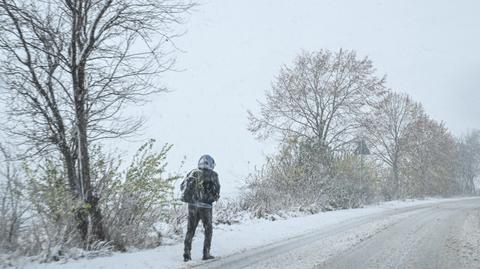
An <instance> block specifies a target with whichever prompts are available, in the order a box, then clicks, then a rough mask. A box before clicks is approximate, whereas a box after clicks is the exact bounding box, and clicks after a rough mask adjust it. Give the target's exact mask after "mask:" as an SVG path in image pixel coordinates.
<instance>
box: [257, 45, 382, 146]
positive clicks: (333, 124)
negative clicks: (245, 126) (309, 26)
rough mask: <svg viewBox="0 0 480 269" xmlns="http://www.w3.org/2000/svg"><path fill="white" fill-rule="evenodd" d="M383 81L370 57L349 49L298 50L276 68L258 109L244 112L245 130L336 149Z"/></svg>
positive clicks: (348, 133) (380, 91)
mask: <svg viewBox="0 0 480 269" xmlns="http://www.w3.org/2000/svg"><path fill="white" fill-rule="evenodd" d="M383 84H384V79H383V78H377V76H376V75H375V69H374V67H373V66H372V62H371V61H370V60H369V59H368V58H363V59H359V58H358V57H357V55H356V53H355V52H354V51H344V50H339V51H338V52H335V53H334V52H331V51H328V50H320V51H318V52H311V53H308V52H303V53H302V54H301V55H300V56H298V57H297V58H296V59H295V61H294V64H293V66H292V67H288V66H283V67H282V68H281V70H280V74H279V75H278V77H276V79H275V81H274V82H273V83H272V88H271V90H270V91H267V92H266V102H265V103H260V106H261V111H260V113H259V114H258V115H256V114H254V113H252V112H250V111H249V122H250V124H249V130H250V131H251V132H252V133H254V134H256V135H257V136H258V137H259V138H266V137H268V136H270V135H272V134H277V135H280V136H281V138H286V137H289V136H293V137H298V138H301V139H304V140H308V141H311V142H313V143H315V144H316V145H318V146H320V147H322V148H331V149H337V148H339V147H341V146H343V145H345V144H346V143H347V142H348V141H349V140H350V139H351V138H352V135H353V133H354V132H355V130H356V129H357V128H358V126H359V125H358V117H359V116H360V115H361V114H363V113H364V112H365V107H366V106H367V105H368V104H370V103H371V102H373V101H374V100H376V99H377V98H378V97H379V96H381V95H382V94H383V93H384V91H385V88H384V85H383Z"/></svg>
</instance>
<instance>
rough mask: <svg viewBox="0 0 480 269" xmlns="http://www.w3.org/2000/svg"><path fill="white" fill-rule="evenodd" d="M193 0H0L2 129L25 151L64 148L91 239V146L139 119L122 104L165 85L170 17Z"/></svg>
mask: <svg viewBox="0 0 480 269" xmlns="http://www.w3.org/2000/svg"><path fill="white" fill-rule="evenodd" d="M192 5H193V4H192V3H191V2H189V1H188V0H185V1H183V0H0V51H1V55H0V74H1V76H2V78H1V79H2V81H3V84H5V85H6V90H5V91H4V93H3V95H2V96H3V101H4V103H5V104H6V105H7V106H8V109H7V110H8V113H9V116H10V117H9V118H8V122H7V123H6V125H5V128H4V129H5V130H6V131H8V132H10V133H11V134H13V135H16V137H17V139H18V140H19V141H20V142H21V143H22V144H23V145H26V146H27V148H26V153H28V154H29V155H40V154H42V155H43V154H46V153H48V152H58V153H59V154H60V155H61V157H62V160H63V163H64V168H65V171H66V174H67V181H68V184H69V186H70V189H71V190H72V193H73V195H74V196H75V197H77V198H81V199H82V200H83V201H84V202H85V203H86V205H87V206H84V208H85V209H87V214H82V217H81V219H82V220H81V222H82V223H81V225H80V226H81V227H82V228H81V230H82V236H84V239H85V236H86V231H87V228H88V227H87V226H89V225H90V226H91V227H92V228H91V229H92V230H93V234H94V236H95V237H96V238H97V239H103V237H104V235H103V229H102V227H101V215H100V213H99V212H98V210H97V208H96V204H97V203H96V200H97V198H98V197H95V191H94V186H93V182H92V178H91V173H90V159H89V146H90V145H91V144H92V143H93V142H95V141H97V140H101V139H104V138H116V137H121V136H125V135H129V134H132V133H133V132H135V131H136V130H137V129H138V128H139V127H140V126H141V124H142V121H141V119H138V118H130V117H124V113H122V112H123V108H124V107H125V105H127V104H132V103H134V104H137V103H139V102H142V101H145V97H146V96H148V95H149V94H151V93H155V92H158V91H162V90H163V89H162V88H161V87H158V86H156V85H157V83H158V81H155V79H156V75H158V74H160V73H162V72H164V71H166V70H169V69H170V68H171V67H172V64H173V61H174V58H172V57H171V55H170V53H171V52H172V50H173V46H168V45H172V43H171V39H172V38H173V37H175V36H176V35H177V32H176V31H175V30H174V28H173V27H174V26H175V25H176V24H178V23H180V22H181V21H182V18H183V15H184V14H185V13H186V12H188V10H189V9H190V8H191V7H192ZM90 220H92V221H90ZM87 222H88V223H87Z"/></svg>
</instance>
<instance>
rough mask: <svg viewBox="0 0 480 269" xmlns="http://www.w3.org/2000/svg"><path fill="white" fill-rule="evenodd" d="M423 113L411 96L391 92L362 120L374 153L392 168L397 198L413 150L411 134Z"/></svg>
mask: <svg viewBox="0 0 480 269" xmlns="http://www.w3.org/2000/svg"><path fill="white" fill-rule="evenodd" d="M423 114H424V112H423V108H422V106H421V105H420V104H419V103H416V102H414V101H413V100H412V99H411V98H410V97H409V96H408V95H406V94H399V93H394V92H390V93H388V94H387V95H386V96H385V97H384V99H383V100H381V101H380V102H378V103H377V104H375V105H374V109H373V110H372V111H371V113H369V114H368V115H367V117H365V119H364V121H363V125H364V127H365V129H366V132H367V137H368V140H369V142H370V143H369V144H371V145H372V148H373V150H372V153H373V154H374V155H375V156H376V157H378V159H380V160H381V161H382V162H383V163H385V164H386V165H388V166H389V167H391V169H392V170H391V171H392V175H393V190H392V193H393V195H394V196H396V195H398V194H399V193H398V192H399V184H400V164H401V161H402V159H403V158H405V154H406V153H407V151H408V150H409V148H410V142H411V141H409V139H408V133H409V132H411V131H413V130H412V128H413V126H415V125H416V124H417V121H418V120H420V117H421V116H422V115H423Z"/></svg>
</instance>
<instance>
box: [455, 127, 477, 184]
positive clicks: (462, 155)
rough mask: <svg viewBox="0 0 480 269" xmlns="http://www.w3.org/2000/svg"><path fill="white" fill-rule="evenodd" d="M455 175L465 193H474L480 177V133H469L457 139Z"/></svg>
mask: <svg viewBox="0 0 480 269" xmlns="http://www.w3.org/2000/svg"><path fill="white" fill-rule="evenodd" d="M456 167H457V175H458V177H459V178H460V180H461V183H462V187H463V191H464V192H465V193H474V192H475V179H476V178H478V177H479V176H480V131H479V130H475V131H471V132H469V133H467V134H465V135H463V136H462V137H460V138H459V139H457V163H456Z"/></svg>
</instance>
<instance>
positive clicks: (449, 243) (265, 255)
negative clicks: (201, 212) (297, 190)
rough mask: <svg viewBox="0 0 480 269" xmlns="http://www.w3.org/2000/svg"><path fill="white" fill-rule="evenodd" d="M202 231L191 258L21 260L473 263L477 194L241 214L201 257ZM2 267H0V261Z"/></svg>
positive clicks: (169, 268) (119, 264) (46, 267)
mask: <svg viewBox="0 0 480 269" xmlns="http://www.w3.org/2000/svg"><path fill="white" fill-rule="evenodd" d="M202 241H203V234H202V231H197V234H196V237H195V239H194V242H193V249H192V256H193V261H191V262H188V263H184V262H183V261H182V253H183V244H182V243H181V242H178V243H176V244H173V245H165V246H160V247H158V248H155V249H150V250H142V251H132V252H128V253H114V254H113V255H111V256H107V257H98V258H94V259H87V258H81V259H78V260H62V261H60V262H56V263H38V262H27V261H25V262H23V263H20V264H18V266H17V267H18V268H26V269H57V268H58V269H60V268H61V269H83V268H90V269H133V268H135V269H175V268H199V269H202V268H203V269H205V268H222V269H235V268H282V269H283V268H345V269H348V268H480V198H455V199H427V200H414V201H393V202H387V203H381V204H377V205H370V206H367V207H365V208H358V209H349V210H338V211H332V212H323V213H319V214H315V215H308V216H301V217H296V218H287V219H277V220H275V221H270V220H264V219H245V220H244V221H243V222H242V223H240V224H234V225H220V226H216V227H215V229H214V235H213V243H212V251H213V254H214V255H218V256H219V258H218V259H216V260H214V261H210V262H203V261H201V252H202V243H203V242H202ZM0 267H1V266H0Z"/></svg>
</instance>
